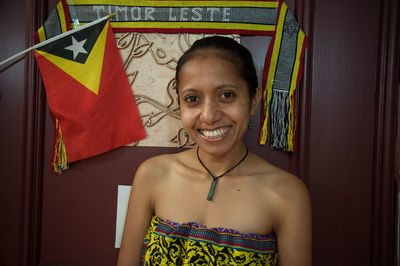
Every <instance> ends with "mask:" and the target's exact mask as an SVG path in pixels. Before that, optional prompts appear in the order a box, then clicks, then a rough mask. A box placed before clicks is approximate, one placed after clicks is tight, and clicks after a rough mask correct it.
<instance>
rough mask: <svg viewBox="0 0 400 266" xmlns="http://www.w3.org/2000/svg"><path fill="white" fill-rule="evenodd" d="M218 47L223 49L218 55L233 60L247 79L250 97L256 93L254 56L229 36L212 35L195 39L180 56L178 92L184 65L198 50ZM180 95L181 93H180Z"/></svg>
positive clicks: (177, 67) (177, 78)
mask: <svg viewBox="0 0 400 266" xmlns="http://www.w3.org/2000/svg"><path fill="white" fill-rule="evenodd" d="M207 49H216V50H220V51H222V53H219V54H218V56H220V57H222V58H224V59H225V60H227V61H229V62H231V63H232V64H233V65H234V66H235V67H236V69H237V71H238V73H239V75H240V76H241V77H242V78H243V80H244V81H246V83H247V85H248V89H249V96H250V99H252V98H253V97H254V95H255V94H256V89H257V87H258V79H257V72H256V68H255V67H254V62H253V58H252V56H251V54H250V52H249V50H247V48H245V47H244V46H242V45H240V44H239V43H237V42H236V41H234V40H233V39H231V38H228V37H222V36H212V37H206V38H203V39H199V40H197V41H195V42H194V43H193V45H192V47H190V48H189V49H188V50H186V52H185V53H184V54H183V55H182V56H181V58H179V61H178V64H177V66H176V72H175V79H176V92H177V93H178V86H179V72H180V70H181V69H182V66H183V65H184V64H185V63H186V62H187V61H189V60H191V59H193V58H194V57H195V56H196V52H197V51H200V50H207ZM178 95H179V94H178Z"/></svg>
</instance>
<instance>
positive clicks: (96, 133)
mask: <svg viewBox="0 0 400 266" xmlns="http://www.w3.org/2000/svg"><path fill="white" fill-rule="evenodd" d="M103 24H104V28H103V29H100V30H99V32H100V34H97V36H95V38H97V39H96V40H94V41H93V40H92V43H91V44H90V38H91V37H90V36H86V35H85V34H84V32H81V33H80V34H79V35H72V36H73V37H75V40H72V38H71V36H66V37H65V40H64V38H62V39H60V40H59V41H58V43H57V44H54V45H53V46H54V47H50V48H49V47H48V48H47V49H43V50H45V51H43V50H41V51H35V57H36V61H37V64H38V66H39V69H40V72H41V74H42V78H43V82H44V84H45V88H46V94H47V99H48V103H49V106H50V110H51V112H52V115H53V117H54V118H56V119H57V120H58V121H59V123H60V126H61V131H62V137H63V141H64V144H65V150H66V155H67V161H68V162H73V161H77V160H80V159H84V158H88V157H91V156H94V155H98V154H101V153H104V152H107V151H109V150H112V149H114V148H117V147H120V146H123V145H126V144H129V143H132V142H135V141H138V140H141V139H143V138H145V137H146V135H145V131H144V128H143V125H142V121H141V118H140V115H139V112H138V109H137V106H136V104H135V100H134V97H133V94H132V91H131V88H130V85H129V82H128V79H127V77H126V74H125V70H124V68H123V65H122V61H121V57H120V55H119V52H118V48H117V46H116V43H115V39H114V36H113V32H112V29H111V26H110V25H109V22H108V21H107V22H106V23H103ZM86 32H87V33H90V32H93V30H90V28H88V31H86ZM104 41H105V43H104ZM102 42H103V44H102ZM74 43H75V44H74ZM78 43H79V45H78ZM84 44H86V46H85V45H84ZM52 49H57V50H58V51H52ZM63 49H64V50H63ZM60 52H61V54H63V53H65V54H68V53H69V55H70V58H69V59H65V57H64V58H63V56H61V57H60V56H58V55H59V54H60ZM72 58H73V59H72ZM82 58H83V59H82ZM85 58H87V59H85ZM75 59H76V61H75ZM99 66H100V67H99ZM96 72H97V73H96ZM98 79H99V81H98ZM97 84H98V85H97Z"/></svg>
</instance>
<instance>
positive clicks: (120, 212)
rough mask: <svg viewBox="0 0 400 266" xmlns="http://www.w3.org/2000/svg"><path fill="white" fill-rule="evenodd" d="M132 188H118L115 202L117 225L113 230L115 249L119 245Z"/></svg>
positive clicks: (120, 186)
mask: <svg viewBox="0 0 400 266" xmlns="http://www.w3.org/2000/svg"><path fill="white" fill-rule="evenodd" d="M131 188H132V186H123V185H119V186H118V200H117V223H116V230H115V248H119V247H120V245H121V239H122V233H123V232H124V225H125V217H126V211H127V209H128V202H129V195H130V193H131Z"/></svg>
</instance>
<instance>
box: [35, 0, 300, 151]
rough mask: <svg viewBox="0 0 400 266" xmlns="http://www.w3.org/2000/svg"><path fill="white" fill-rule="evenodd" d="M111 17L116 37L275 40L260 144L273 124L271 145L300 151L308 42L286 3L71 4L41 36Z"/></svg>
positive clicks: (64, 4) (75, 0)
mask: <svg viewBox="0 0 400 266" xmlns="http://www.w3.org/2000/svg"><path fill="white" fill-rule="evenodd" d="M111 13H115V16H114V17H113V18H112V20H111V25H112V27H113V29H114V31H115V32H142V33H143V32H158V33H208V34H245V35H269V36H272V41H271V43H270V44H269V47H268V48H267V47H266V49H268V52H267V56H266V59H265V66H264V75H263V84H262V86H263V102H262V113H261V131H260V138H259V143H260V144H265V143H266V141H267V132H268V130H267V125H268V121H269V125H270V133H271V135H270V143H271V146H272V147H274V148H281V149H284V150H288V151H294V150H295V148H296V142H295V139H296V137H295V136H296V88H297V87H298V84H299V81H300V78H301V72H302V59H303V56H304V52H305V47H306V44H307V38H306V36H305V35H304V32H303V31H302V30H301V29H300V27H299V25H298V23H297V22H296V19H295V18H294V16H293V14H292V13H291V12H290V11H289V10H288V8H287V5H286V4H285V3H284V2H283V1H277V0H276V1H218V0H217V1H202V0H198V1H146V0H135V1H127V0H125V1H123V0H118V1H117V0H66V1H61V2H60V4H59V5H58V7H57V9H56V10H54V11H53V13H52V14H51V16H50V17H49V18H48V20H47V21H46V23H44V26H43V27H42V28H41V29H40V30H39V32H38V33H39V36H43V38H50V37H52V36H54V35H57V34H59V33H60V32H63V31H64V30H65V29H66V28H67V27H69V26H71V27H75V26H77V25H81V24H85V23H88V22H91V21H93V20H96V19H98V18H100V17H102V16H105V15H108V14H111ZM266 46H267V45H266ZM153 74H154V73H153ZM154 78H157V77H156V74H155V77H154Z"/></svg>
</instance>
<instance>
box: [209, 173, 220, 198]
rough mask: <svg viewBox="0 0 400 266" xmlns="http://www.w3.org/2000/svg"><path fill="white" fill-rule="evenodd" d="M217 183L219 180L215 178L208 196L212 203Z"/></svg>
mask: <svg viewBox="0 0 400 266" xmlns="http://www.w3.org/2000/svg"><path fill="white" fill-rule="evenodd" d="M217 181H218V179H217V178H214V180H213V181H212V183H211V186H210V190H209V191H208V196H207V200H208V201H211V200H212V198H213V196H214V190H215V186H216V185H217Z"/></svg>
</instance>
